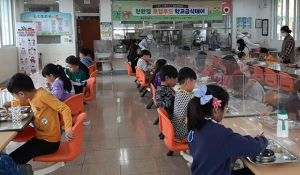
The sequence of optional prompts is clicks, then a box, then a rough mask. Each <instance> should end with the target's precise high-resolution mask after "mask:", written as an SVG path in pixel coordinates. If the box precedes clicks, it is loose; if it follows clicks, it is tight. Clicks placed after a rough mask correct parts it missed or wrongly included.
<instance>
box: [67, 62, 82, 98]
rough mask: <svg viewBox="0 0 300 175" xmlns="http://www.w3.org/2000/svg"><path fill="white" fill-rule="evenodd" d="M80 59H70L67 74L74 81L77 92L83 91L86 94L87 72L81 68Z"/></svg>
mask: <svg viewBox="0 0 300 175" xmlns="http://www.w3.org/2000/svg"><path fill="white" fill-rule="evenodd" d="M79 65H80V60H79V59H76V58H73V59H71V60H70V61H69V69H66V74H67V75H68V76H69V79H70V80H71V81H72V83H73V86H74V89H75V94H79V93H83V94H85V89H86V84H87V77H86V74H85V73H84V72H83V70H81V69H80V68H79Z"/></svg>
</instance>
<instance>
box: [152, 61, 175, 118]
mask: <svg viewBox="0 0 300 175" xmlns="http://www.w3.org/2000/svg"><path fill="white" fill-rule="evenodd" d="M177 75H178V72H177V69H176V68H175V67H173V66H171V65H166V66H163V67H162V68H161V70H160V71H159V76H160V79H161V84H160V85H159V86H157V88H156V92H155V100H156V106H157V107H158V108H164V109H165V110H166V111H167V112H168V114H169V118H170V120H172V115H173V110H174V99H175V91H174V89H173V87H174V86H175V85H176V83H177Z"/></svg>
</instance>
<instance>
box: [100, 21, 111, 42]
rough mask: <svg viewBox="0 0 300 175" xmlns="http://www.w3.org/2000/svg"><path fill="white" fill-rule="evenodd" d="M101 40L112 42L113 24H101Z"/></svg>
mask: <svg viewBox="0 0 300 175" xmlns="http://www.w3.org/2000/svg"><path fill="white" fill-rule="evenodd" d="M100 30H101V40H112V24H111V22H101V23H100Z"/></svg>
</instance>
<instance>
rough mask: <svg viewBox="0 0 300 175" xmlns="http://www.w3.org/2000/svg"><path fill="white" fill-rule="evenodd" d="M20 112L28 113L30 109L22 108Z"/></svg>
mask: <svg viewBox="0 0 300 175" xmlns="http://www.w3.org/2000/svg"><path fill="white" fill-rule="evenodd" d="M22 112H23V113H30V109H24V110H23V111H22Z"/></svg>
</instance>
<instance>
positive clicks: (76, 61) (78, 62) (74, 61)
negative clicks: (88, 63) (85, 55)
mask: <svg viewBox="0 0 300 175" xmlns="http://www.w3.org/2000/svg"><path fill="white" fill-rule="evenodd" d="M69 64H71V65H73V66H80V60H79V59H77V58H73V59H71V60H70V61H69Z"/></svg>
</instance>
